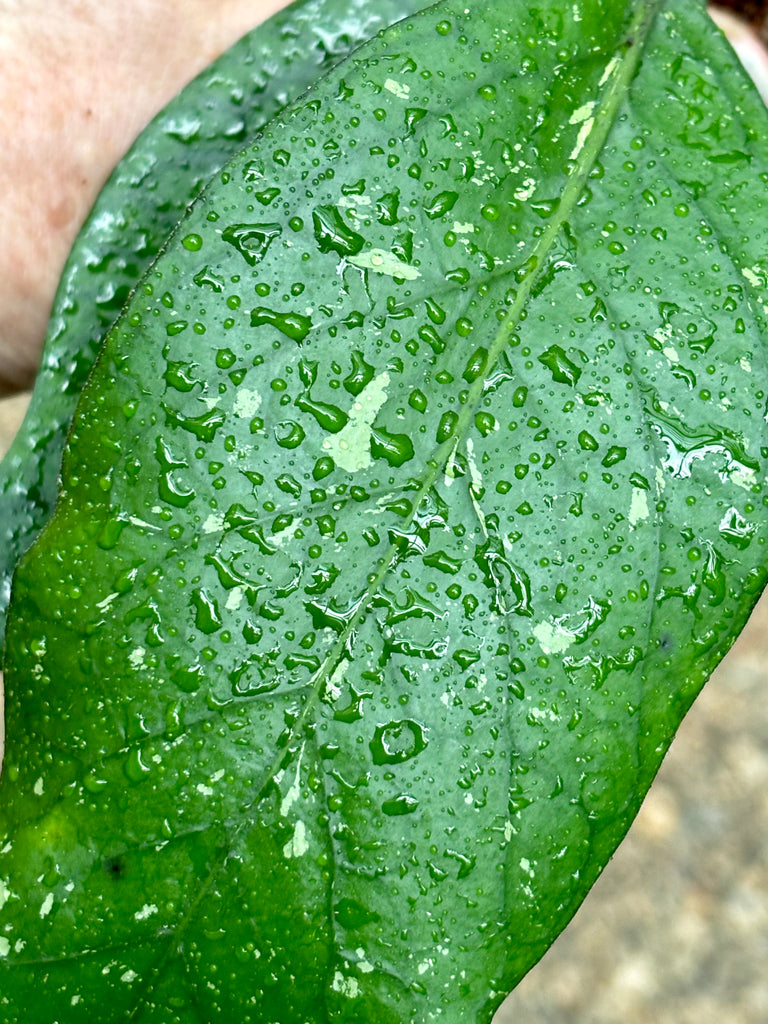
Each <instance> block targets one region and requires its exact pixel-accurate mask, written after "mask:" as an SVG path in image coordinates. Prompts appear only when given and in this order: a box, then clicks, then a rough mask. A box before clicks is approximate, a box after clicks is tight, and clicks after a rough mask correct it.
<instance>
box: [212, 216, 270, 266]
mask: <svg viewBox="0 0 768 1024" xmlns="http://www.w3.org/2000/svg"><path fill="white" fill-rule="evenodd" d="M281 231H282V228H281V227H280V225H279V224H232V225H230V226H229V227H228V228H226V229H225V230H224V231H223V232H222V235H221V237H222V238H223V239H224V241H225V242H229V244H230V245H232V246H234V247H235V249H237V251H238V252H239V253H240V255H241V256H242V257H243V259H244V260H245V262H246V263H248V264H249V266H251V267H255V266H256V264H257V263H260V262H261V261H262V260H263V259H264V257H265V256H266V254H267V249H269V247H270V245H271V244H272V242H273V241H274V240H275V238H277V236H278V235H279V234H280V232H281Z"/></svg>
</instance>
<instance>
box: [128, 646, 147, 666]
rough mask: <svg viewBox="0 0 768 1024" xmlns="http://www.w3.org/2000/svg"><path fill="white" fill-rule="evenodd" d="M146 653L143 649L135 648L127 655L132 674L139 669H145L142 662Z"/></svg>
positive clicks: (144, 664)
mask: <svg viewBox="0 0 768 1024" xmlns="http://www.w3.org/2000/svg"><path fill="white" fill-rule="evenodd" d="M146 653H147V652H146V651H145V650H144V648H143V647H136V648H134V650H132V651H131V653H130V654H129V655H128V661H129V662H130V665H131V668H132V669H133V670H134V672H138V671H139V669H142V668H146V667H147V665H146V662H145V661H144V655H145V654H146Z"/></svg>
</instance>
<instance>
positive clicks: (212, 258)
mask: <svg viewBox="0 0 768 1024" xmlns="http://www.w3.org/2000/svg"><path fill="white" fill-rule="evenodd" d="M705 54H706V56H707V58H708V61H709V63H705V62H704V59H703V55H705ZM734 61H735V59H734V57H733V55H732V53H731V51H730V50H729V49H728V48H727V47H726V46H725V44H724V43H723V42H722V41H721V40H720V39H719V37H718V36H717V34H716V32H715V30H714V29H713V28H712V26H711V24H710V23H709V21H708V19H707V17H706V14H705V11H704V8H703V5H694V4H691V3H690V2H688V0H686V2H682V0H681V2H668V3H653V2H645V3H631V4H630V3H623V2H597V0H595V2H583V3H576V4H575V5H568V8H567V10H565V11H563V10H561V9H560V5H558V4H555V3H540V4H538V5H537V6H536V8H535V9H531V10H528V8H527V7H524V6H522V5H521V6H520V7H519V8H516V10H515V17H514V18H513V17H512V16H511V15H510V12H509V10H508V8H507V7H506V5H495V6H492V7H489V6H488V5H482V6H478V7H477V8H474V9H473V8H470V9H469V10H465V7H464V5H463V4H462V5H454V4H452V3H441V4H439V5H438V6H436V7H435V8H431V9H429V10H427V11H426V12H425V13H424V14H423V15H421V16H418V17H416V18H414V19H413V20H412V21H410V22H407V23H404V24H402V25H399V26H395V27H394V28H392V29H391V30H389V31H388V32H387V33H386V34H385V35H384V36H382V37H380V38H378V39H377V40H375V41H373V42H372V43H370V44H367V45H366V46H365V47H364V48H363V49H362V50H360V51H358V52H357V53H356V54H355V55H354V56H353V58H352V59H351V60H350V61H349V62H347V63H345V64H343V65H342V66H340V67H339V68H338V69H337V70H336V71H334V72H333V73H332V74H331V75H330V77H328V78H327V79H326V80H324V81H323V82H322V83H320V84H319V85H318V86H317V88H315V89H314V90H313V91H312V92H311V93H310V94H308V95H307V97H305V98H304V99H303V101H302V102H300V103H299V105H298V106H297V107H295V108H293V109H291V110H290V111H288V112H286V113H285V114H283V115H280V117H278V119H277V120H276V121H275V122H273V123H272V124H271V125H270V126H269V127H268V128H267V129H266V131H265V133H264V135H263V136H262V137H261V138H260V139H259V140H258V141H257V143H256V145H255V146H254V147H253V148H252V149H251V150H250V151H249V152H247V153H245V154H243V155H241V156H240V157H238V158H237V159H236V160H235V161H234V162H233V163H232V164H230V165H229V166H228V167H227V168H226V170H225V171H224V172H223V173H222V174H221V176H220V178H219V179H218V180H217V182H216V183H215V184H214V185H213V186H212V187H211V188H210V189H209V190H208V191H207V192H206V193H205V195H204V196H203V197H202V199H201V200H200V201H198V202H197V203H196V204H195V206H194V208H193V209H192V210H191V211H190V212H189V214H188V215H187V216H186V218H185V219H184V221H183V222H182V224H181V226H180V227H179V229H178V231H177V232H176V235H175V237H174V239H173V241H172V243H171V244H170V245H169V247H168V249H167V251H166V252H164V254H163V255H161V257H160V258H159V260H158V262H157V263H156V264H155V265H154V267H153V268H152V270H151V272H150V273H149V274H148V276H147V277H146V278H145V279H144V281H143V283H142V285H141V287H140V288H139V289H138V290H137V292H136V294H135V295H134V297H133V298H132V300H131V302H130V303H129V306H128V308H127V310H126V312H125V314H124V316H123V317H122V318H121V320H120V321H119V323H118V324H117V325H116V327H115V328H114V329H113V330H112V331H111V332H110V333H109V336H108V338H107V342H106V346H105V349H104V351H103V353H102V355H101V357H100V359H99V361H98V364H97V366H96V369H95V372H94V375H93V377H92V378H91V380H90V382H89V384H88V386H87V388H86V390H85V392H84V394H83V398H82V400H81V402H80V404H79V406H78V413H77V416H76V419H75V424H74V428H73V432H72V435H71V437H70V441H69V445H68V449H67V452H66V454H65V459H64V470H63V491H62V498H61V501H60V504H59V506H58V510H57V513H56V515H55V516H54V518H53V520H52V521H51V523H50V524H49V525H48V527H47V529H46V530H45V531H44V533H43V534H42V536H41V538H40V539H39V541H38V542H37V544H36V545H35V546H34V548H33V549H32V551H31V552H30V553H29V555H28V556H27V557H26V558H25V560H24V562H23V564H22V566H21V568H20V570H19V572H18V574H17V577H16V583H15V596H14V601H13V604H12V608H11V615H10V619H9V632H8V659H7V669H8V686H9V716H8V721H9V735H10V739H11V743H10V746H9V750H8V754H7V764H6V769H5V775H4V778H3V783H2V788H0V796H1V797H2V807H3V811H2V817H1V818H0V824H1V830H0V879H2V881H1V882H0V903H1V904H2V908H0V943H1V944H2V945H0V953H2V954H3V955H2V957H0V1006H3V1009H4V1015H5V1019H6V1020H7V1021H8V1022H9V1024H13V1022H16V1021H21V1020H24V1021H25V1022H32V1024H34V1022H35V1021H36V1020H40V1021H41V1024H42V1022H43V1021H46V1022H47V1021H49V1019H50V1017H51V1014H52V1013H58V1014H62V1015H65V1016H66V1020H67V1021H70V1020H71V1021H73V1022H76V1021H80V1020H86V1019H87V1020H90V1021H93V1020H98V1021H115V1022H117V1021H122V1020H126V1019H130V1020H136V1021H141V1022H143V1024H146V1022H163V1024H173V1022H179V1024H181V1022H184V1024H186V1022H193V1021H194V1022H202V1021H205V1022H215V1021H232V1020H237V1021H243V1022H248V1021H253V1022H263V1021H266V1020H270V1021H271V1020H279V1021H280V1022H281V1024H305V1022H312V1024H326V1022H329V1021H349V1022H352V1021H356V1022H357V1021H360V1020H375V1021H377V1022H384V1024H388V1022H392V1024H399V1022H401V1021H413V1022H427V1021H434V1020H448V1021H478V1022H484V1021H487V1020H489V1019H490V1017H491V1015H492V1012H493V1010H494V1008H495V1007H496V1006H497V1005H498V1003H499V1002H500V1000H501V999H502V997H503V995H504V994H505V993H506V992H507V991H508V990H509V989H510V988H511V987H512V986H513V985H514V984H515V983H516V982H517V980H519V978H520V977H521V976H522V975H523V974H524V973H525V971H526V970H528V968H529V967H530V966H531V965H532V964H533V963H534V962H535V961H536V960H537V959H538V958H539V957H540V956H541V954H542V953H543V952H544V950H545V949H546V948H547V947H548V945H549V944H550V943H551V942H552V940H553V939H554V937H555V936H556V935H557V934H558V932H559V931H560V930H561V929H562V927H563V926H564V925H565V923H566V922H567V921H568V919H569V918H570V917H571V915H572V914H573V912H574V911H575V909H576V907H577V906H578V904H579V903H580V901H581V900H582V899H583V897H584V895H585V893H586V892H587V891H588V889H589V887H590V885H591V884H592V882H593V881H594V879H595V877H596V876H597V874H598V873H599V871H600V870H601V868H602V866H603V865H604V864H605V863H606V861H607V860H608V858H609V857H610V855H611V853H612V851H613V850H614V848H615V846H616V844H617V843H618V842H619V841H620V839H621V838H622V836H623V834H624V832H625V831H626V829H627V827H628V825H629V823H630V821H631V820H632V818H633V816H634V814H635V812H636V810H637V808H638V806H639V803H640V801H641V800H642V797H643V795H644V793H645V791H646V790H647V787H648V785H649V784H650V782H651V779H652V778H653V775H654V774H655V772H656V770H657V768H658V765H659V762H660V759H661V757H662V756H663V753H664V751H665V750H666V748H667V746H668V744H669V742H670V741H671V738H672V736H673V734H674V731H675V729H676V727H677V725H678V723H679V721H680V719H681V717H682V716H683V714H684V713H685V711H686V709H687V708H688V706H689V705H690V703H691V701H692V700H693V698H694V696H695V694H696V692H697V691H698V689H699V688H700V686H701V685H702V683H703V682H704V680H705V679H706V678H707V676H708V674H709V673H710V671H711V670H712V668H713V667H714V665H715V664H716V663H717V661H718V660H719V659H720V658H721V657H722V655H723V654H724V653H725V651H726V650H727V649H728V647H729V646H730V644H731V642H732V640H733V638H734V637H735V635H736V634H737V632H738V631H739V629H740V628H741V625H742V624H743V622H744V621H745V619H746V617H747V614H748V612H749V610H750V608H751V607H752V605H753V603H754V601H755V599H756V597H757V595H758V593H759V591H760V590H761V589H762V586H763V584H764V581H765V568H764V562H765V557H764V553H763V547H764V543H765V537H766V529H767V528H768V523H767V522H766V519H767V515H766V505H765V501H764V497H765V471H764V463H765V459H766V458H767V457H768V429H767V428H766V426H765V405H766V394H768V367H766V360H765V351H764V341H765V335H766V315H767V313H768V310H766V307H765V298H764V296H765V287H766V275H767V274H768V266H766V264H765V261H764V252H765V244H766V237H765V235H766V227H765V218H764V210H765V205H766V198H765V185H766V181H768V152H766V148H767V147H766V143H765V141H764V140H765V138H766V131H765V127H766V126H765V111H764V109H763V108H762V105H761V103H760V101H759V99H758V98H757V96H756V95H755V94H754V92H753V91H752V89H751V87H750V86H749V84H748V83H747V82H746V81H745V80H744V78H743V77H742V76H741V74H740V73H739V72H738V71H737V70H736V68H735V66H734ZM41 963H44V964H45V967H44V969H41ZM30 1007H39V1011H38V1010H37V1009H36V1010H34V1011H30ZM31 1013H32V1015H31ZM35 1013H37V1014H38V1016H34V1014H35Z"/></svg>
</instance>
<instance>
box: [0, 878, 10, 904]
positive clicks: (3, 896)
mask: <svg viewBox="0 0 768 1024" xmlns="http://www.w3.org/2000/svg"><path fill="white" fill-rule="evenodd" d="M10 895H11V890H10V889H9V888H8V885H7V883H6V882H5V881H4V880H3V879H2V878H0V910H2V909H3V907H4V906H5V904H6V903H7V901H8V897H9V896H10Z"/></svg>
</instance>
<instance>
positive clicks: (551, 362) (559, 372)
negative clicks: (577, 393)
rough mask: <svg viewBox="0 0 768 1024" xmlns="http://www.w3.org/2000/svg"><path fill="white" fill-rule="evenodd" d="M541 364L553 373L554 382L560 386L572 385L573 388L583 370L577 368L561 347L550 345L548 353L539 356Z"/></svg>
mask: <svg viewBox="0 0 768 1024" xmlns="http://www.w3.org/2000/svg"><path fill="white" fill-rule="evenodd" d="M539 362H540V363H542V364H543V365H544V366H546V367H547V369H548V370H550V371H551V373H552V380H554V381H557V383H558V384H570V385H571V387H573V386H574V385H575V384H577V383H578V380H579V377H581V368H580V367H579V366H577V365H576V364H575V363H574V362H573V361H572V360H571V359H569V358H568V356H567V355H566V353H565V350H564V349H562V348H561V347H560V346H559V345H550V347H549V348H548V349H547V350H546V352H544V353H542V355H540V356H539Z"/></svg>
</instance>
